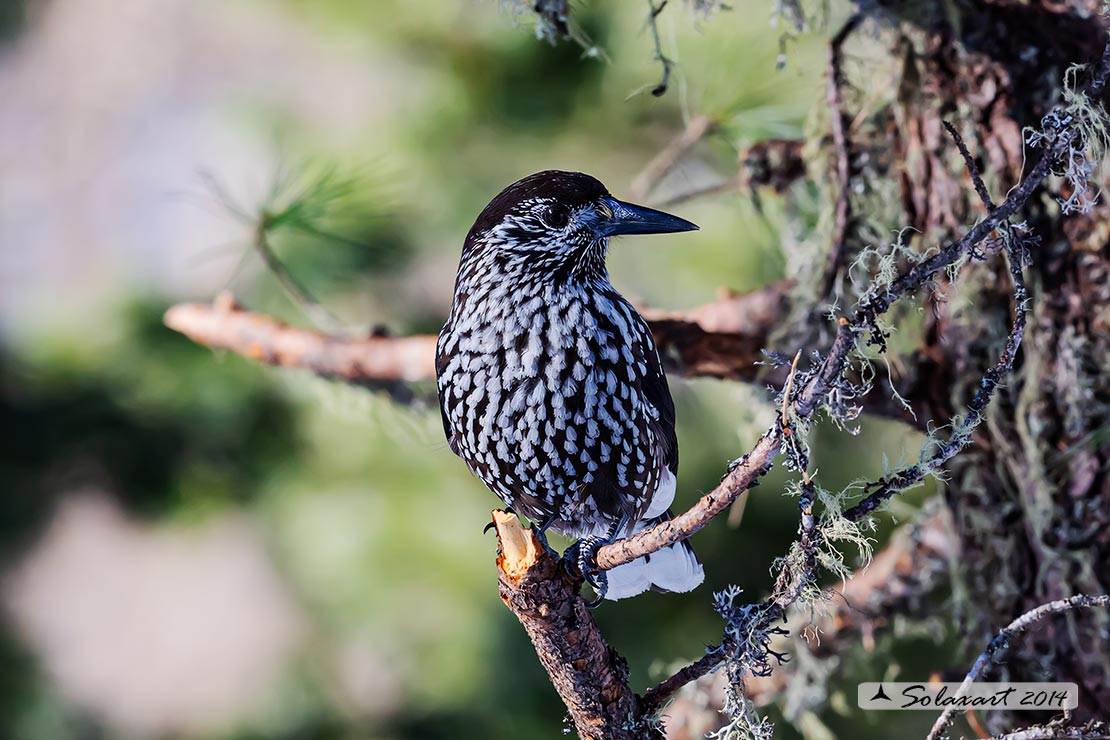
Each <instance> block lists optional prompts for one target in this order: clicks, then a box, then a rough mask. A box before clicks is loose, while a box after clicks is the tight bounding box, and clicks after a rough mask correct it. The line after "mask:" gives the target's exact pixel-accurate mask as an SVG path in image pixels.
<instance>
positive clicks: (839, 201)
mask: <svg viewBox="0 0 1110 740" xmlns="http://www.w3.org/2000/svg"><path fill="white" fill-rule="evenodd" d="M862 21H863V16H862V15H861V14H859V13H856V14H855V15H853V16H852V17H851V18H849V19H848V21H847V22H846V23H845V24H844V26H843V27H842V28H841V29H840V31H839V32H838V33H837V34H836V36H834V37H833V38H832V39H830V41H829V50H828V78H827V80H826V82H825V98H826V102H827V104H828V106H829V115H830V117H831V118H830V122H831V127H832V136H833V151H834V152H835V154H836V208H835V211H834V216H833V233H832V245H831V246H830V247H829V255H828V258H827V259H826V261H825V271H824V276H823V278H822V280H821V297H822V298H825V297H828V296H829V295H830V294H831V293H832V289H833V284H834V283H835V282H836V275H837V272H838V271H839V267H840V257H841V254H842V253H843V251H844V240H845V238H846V235H847V232H848V221H849V219H850V218H851V210H852V199H851V195H850V188H851V181H850V178H851V173H850V165H851V151H850V150H849V148H848V147H849V144H848V135H847V133H846V132H845V128H844V100H843V96H842V95H841V94H840V86H841V85H842V84H843V80H842V71H841V67H840V49H841V47H842V46H843V45H844V42H845V41H846V40H847V38H848V36H850V35H851V33H852V31H854V30H855V29H856V27H857V26H859V24H860V23H861V22H862Z"/></svg>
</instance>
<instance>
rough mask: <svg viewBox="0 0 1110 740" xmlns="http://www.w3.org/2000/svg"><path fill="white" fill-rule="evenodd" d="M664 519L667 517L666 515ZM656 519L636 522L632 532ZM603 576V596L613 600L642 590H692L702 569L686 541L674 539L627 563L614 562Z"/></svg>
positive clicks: (699, 581)
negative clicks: (605, 585) (605, 579)
mask: <svg viewBox="0 0 1110 740" xmlns="http://www.w3.org/2000/svg"><path fill="white" fill-rule="evenodd" d="M661 518H662V517H661ZM667 518H668V519H669V518H670V517H669V515H668V516H667ZM657 521H659V519H656V520H647V521H643V522H640V523H639V524H637V525H636V527H635V529H634V530H633V531H634V532H638V531H640V530H642V529H646V528H647V527H650V526H652V525H654V524H655V523H656V522H657ZM607 576H608V579H609V588H608V590H606V592H605V598H606V599H607V600H609V601H616V600H618V599H627V598H628V597H630V596H636V595H638V594H642V593H644V592H645V591H661V592H664V593H672V592H678V593H684V592H686V591H693V590H694V589H695V588H697V587H698V586H700V585H701V583H702V581H704V580H705V570H704V569H703V568H702V566H701V563H699V562H698V559H697V556H695V555H694V550H693V548H692V547H690V545H689V544H687V543H686V542H676V543H675V544H673V545H670V546H669V547H664V548H663V549H662V550H659V551H657V552H653V553H652V554H650V555H645V556H644V557H642V558H637V559H636V560H633V561H632V562H631V563H626V564H624V565H618V566H617V567H616V568H613V569H612V570H610V571H608V572H607Z"/></svg>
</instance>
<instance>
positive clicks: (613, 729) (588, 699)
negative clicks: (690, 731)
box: [493, 511, 662, 740]
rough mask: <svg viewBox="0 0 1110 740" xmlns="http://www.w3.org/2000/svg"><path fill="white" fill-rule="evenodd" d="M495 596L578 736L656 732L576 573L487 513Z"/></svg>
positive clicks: (621, 737)
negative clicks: (494, 543)
mask: <svg viewBox="0 0 1110 740" xmlns="http://www.w3.org/2000/svg"><path fill="white" fill-rule="evenodd" d="M493 522H494V527H495V529H496V530H497V539H498V543H499V545H500V552H499V554H498V556H497V583H498V588H499V591H500V593H501V600H502V601H504V602H505V605H506V606H507V607H509V610H510V611H512V613H513V614H514V615H515V616H516V618H517V619H519V620H520V623H521V625H523V627H524V630H525V632H527V633H528V638H529V639H530V640H531V641H532V645H533V646H534V647H535V648H536V655H538V656H539V659H540V663H542V664H543V667H544V669H545V670H546V671H547V674H548V676H549V677H550V678H551V683H552V685H553V686H554V687H555V690H556V691H557V692H559V696H560V697H561V698H562V700H563V703H564V704H566V706H567V710H568V711H569V712H570V717H571V720H572V721H573V722H574V727H575V729H576V730H577V731H578V735H579V736H580V737H582V738H584V740H644V739H645V738H652V737H662V734H661V732H660V731H659V729H658V728H657V727H654V726H653V725H652V724H651V723H650V722H649V721H647V720H646V719H645V718H644V717H643V715H642V712H641V709H640V703H639V698H638V697H637V696H636V695H635V694H634V693H633V692H632V689H630V688H629V685H628V664H627V663H626V662H625V660H624V658H622V657H621V656H620V655H619V654H618V653H617V651H615V650H613V649H612V648H611V647H609V645H608V644H607V643H606V642H605V638H604V637H602V635H601V631H600V630H599V629H598V627H597V623H596V622H594V618H593V614H591V613H590V609H589V607H587V606H586V602H585V601H583V600H582V598H581V597H580V596H579V595H578V590H579V588H580V587H581V585H582V579H581V577H580V576H576V575H571V574H570V573H569V572H568V571H567V569H566V568H564V567H563V566H562V565H560V563H559V562H558V561H556V560H555V559H554V558H552V557H551V556H550V555H549V554H548V553H547V551H546V550H545V549H544V547H543V545H541V544H540V542H539V540H537V539H536V537H535V535H534V534H533V532H532V530H531V529H524V528H523V527H522V526H521V523H520V520H519V519H517V517H516V516H515V515H513V514H506V513H505V512H503V511H494V512H493Z"/></svg>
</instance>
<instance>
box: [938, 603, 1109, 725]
mask: <svg viewBox="0 0 1110 740" xmlns="http://www.w3.org/2000/svg"><path fill="white" fill-rule="evenodd" d="M1099 606H1110V596H1087V595H1085V594H1077V595H1075V596H1072V597H1071V598H1068V599H1060V600H1058V601H1052V602H1049V603H1047V604H1042V605H1041V606H1038V607H1037V608H1035V609H1030V610H1029V611H1027V612H1025V613H1024V614H1022V615H1021V616H1020V617H1018V618H1017V619H1015V620H1014V621H1012V622H1010V624H1008V625H1007V626H1006V627H1003V628H1002V629H1001V630H999V631H998V634H997V635H995V636H994V639H993V640H991V642H990V645H988V646H987V649H986V650H984V651H983V652H982V653H981V654H980V655H979V657H978V658H977V659H976V660H975V663H974V665H972V666H971V670H970V671H968V672H967V676H965V677H964V680H963V683H961V684H960V690H959V691H958V692H957V693H956V694H955V696H954V697H953V699H956V698H959V697H962V696H964V695H965V694H966V693H967V689H968V687H969V686H971V684H972V683H974V682H975V681H976V680H977V679H978V678H979V677H980V676H982V675H983V673H984V672H985V671H986V670H987V668H988V667H989V665H990V664H991V663H993V662H997V659H998V657H999V656H1000V655H1002V654H1003V653H1005V652H1006V651H1007V650H1008V649H1009V648H1010V643H1011V641H1012V640H1013V639H1014V638H1015V637H1017V636H1018V635H1019V634H1021V633H1022V632H1025V631H1026V630H1027V629H1029V628H1030V627H1032V626H1033V625H1034V624H1036V623H1037V622H1039V621H1040V620H1042V619H1044V618H1045V617H1048V616H1051V615H1053V614H1063V613H1065V612H1070V611H1072V610H1073V609H1090V608H1093V607H1099ZM957 711H958V709H957V708H956V707H955V706H954V705H950V706H949V707H948V708H947V709H945V710H944V711H943V712H942V713H941V715H940V717H938V718H937V721H936V723H934V724H933V729H932V730H930V731H929V735H928V737H927V738H926V740H939V738H940V737H941V736H942V735H943V734H944V732H945V731H946V730H947V729H948V726H949V725H951V724H952V720H953V719H954V718H955V716H956V712H957Z"/></svg>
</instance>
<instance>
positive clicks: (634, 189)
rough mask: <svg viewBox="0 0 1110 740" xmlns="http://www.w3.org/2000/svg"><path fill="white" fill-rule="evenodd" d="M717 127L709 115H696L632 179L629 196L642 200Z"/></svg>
mask: <svg viewBox="0 0 1110 740" xmlns="http://www.w3.org/2000/svg"><path fill="white" fill-rule="evenodd" d="M715 127H716V122H715V121H714V120H713V119H712V118H710V117H709V116H694V117H693V118H691V119H690V121H689V123H687V124H686V126H685V127H684V128H683V129H682V131H680V132H679V133H678V135H677V136H675V137H674V138H673V139H671V141H670V142H669V143H668V144H667V146H665V147H663V149H662V150H660V152H659V153H658V154H656V155H655V156H654V157H652V158H651V160H650V161H649V162H648V163H647V164H646V165H644V168H643V169H642V170H641V171H640V174H638V175H636V177H635V178H634V179H633V180H632V184H631V185H630V186H629V188H628V197H629V198H631V199H632V200H640V199H642V198H644V197H646V196H647V194H648V193H650V192H651V191H652V190H653V189H654V188H655V186H656V185H658V184H659V181H660V180H662V179H663V178H664V177H666V175H667V173H668V172H670V171H671V170H672V169H674V167H675V165H677V164H678V163H679V161H681V160H682V157H683V156H685V155H686V152H688V151H690V149H691V148H693V146H694V145H695V144H697V143H698V142H699V141H701V140H702V139H704V138H705V137H706V136H707V135H708V134H709V133H710V132H711V131H713V129H714V128H715Z"/></svg>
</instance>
